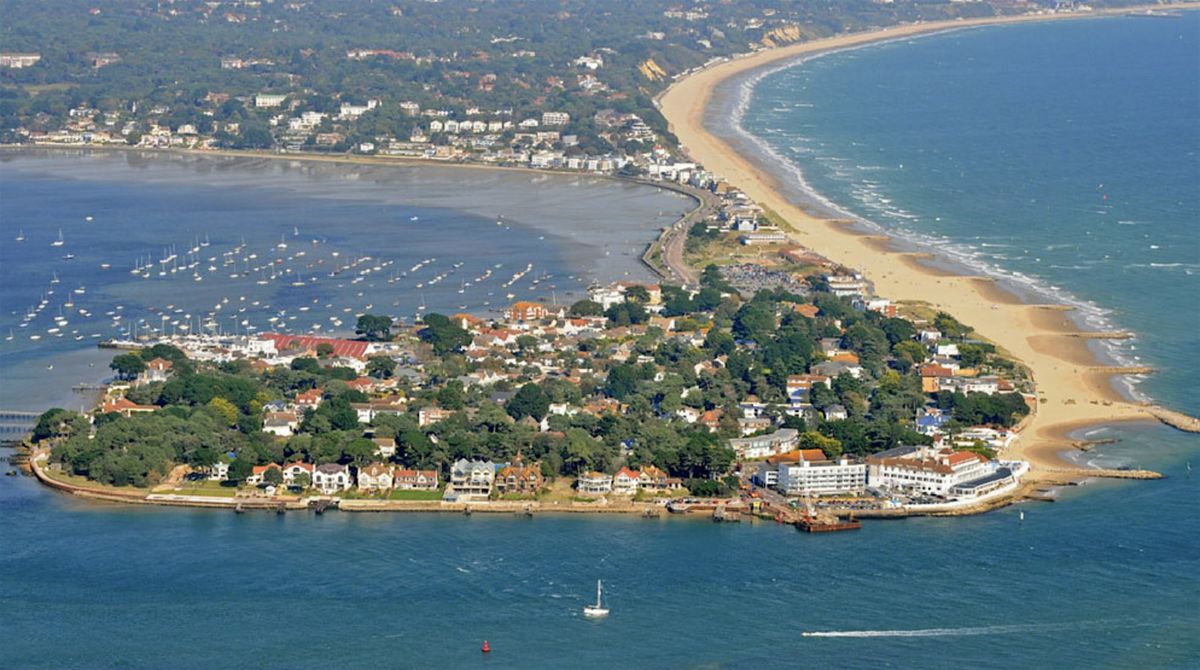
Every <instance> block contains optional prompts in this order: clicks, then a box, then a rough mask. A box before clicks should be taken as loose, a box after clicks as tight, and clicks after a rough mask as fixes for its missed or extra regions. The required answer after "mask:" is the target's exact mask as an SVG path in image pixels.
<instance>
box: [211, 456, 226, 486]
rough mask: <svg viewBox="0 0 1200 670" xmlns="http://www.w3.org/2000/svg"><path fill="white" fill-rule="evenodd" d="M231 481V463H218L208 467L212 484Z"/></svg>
mask: <svg viewBox="0 0 1200 670" xmlns="http://www.w3.org/2000/svg"><path fill="white" fill-rule="evenodd" d="M226 479H229V463H227V462H225V461H217V462H216V463H213V464H212V465H210V466H208V480H209V481H212V482H223V481H225V480H226Z"/></svg>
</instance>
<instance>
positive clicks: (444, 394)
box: [437, 379, 467, 410]
mask: <svg viewBox="0 0 1200 670" xmlns="http://www.w3.org/2000/svg"><path fill="white" fill-rule="evenodd" d="M466 400H467V394H466V390H465V389H464V388H463V384H462V382H460V381H458V380H457V379H451V380H450V381H448V382H446V385H445V386H443V387H442V388H441V389H439V390H438V394H437V401H438V404H439V405H441V406H442V407H445V408H446V409H455V410H458V409H462V408H463V406H464V405H465V404H466Z"/></svg>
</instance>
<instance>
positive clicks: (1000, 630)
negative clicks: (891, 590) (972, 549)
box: [800, 622, 1103, 637]
mask: <svg viewBox="0 0 1200 670" xmlns="http://www.w3.org/2000/svg"><path fill="white" fill-rule="evenodd" d="M1101 623H1103V622H1078V623H1045V624H1011V625H1004V626H968V627H963V628H921V629H916V630H830V631H804V632H802V633H801V634H800V635H801V636H803V637H963V636H969V635H1012V634H1016V633H1043V632H1054V631H1061V630H1075V629H1080V628H1091V627H1094V626H1096V625H1099V624H1101Z"/></svg>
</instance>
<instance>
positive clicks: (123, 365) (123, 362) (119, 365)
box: [108, 354, 146, 379]
mask: <svg viewBox="0 0 1200 670" xmlns="http://www.w3.org/2000/svg"><path fill="white" fill-rule="evenodd" d="M108 367H110V368H112V369H113V370H114V371H115V372H116V373H117V376H118V377H120V378H121V379H134V378H135V377H137V376H138V375H140V374H142V373H143V372H145V371H146V361H144V360H142V357H141V356H139V355H137V354H121V355H119V356H114V357H113V359H112V362H111V363H109V364H108Z"/></svg>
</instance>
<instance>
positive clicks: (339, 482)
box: [313, 463, 354, 495]
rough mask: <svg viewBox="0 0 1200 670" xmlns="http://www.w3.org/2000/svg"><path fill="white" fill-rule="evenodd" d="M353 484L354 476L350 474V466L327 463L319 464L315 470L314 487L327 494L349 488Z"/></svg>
mask: <svg viewBox="0 0 1200 670" xmlns="http://www.w3.org/2000/svg"><path fill="white" fill-rule="evenodd" d="M353 485H354V478H353V477H351V476H350V468H348V467H347V466H345V465H339V464H337V463H325V464H324V465H318V466H317V468H316V470H315V471H314V472H313V488H315V489H317V490H318V491H320V492H321V493H324V494H325V495H333V494H335V493H339V492H341V491H346V490H349V489H350V487H351V486H353Z"/></svg>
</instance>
